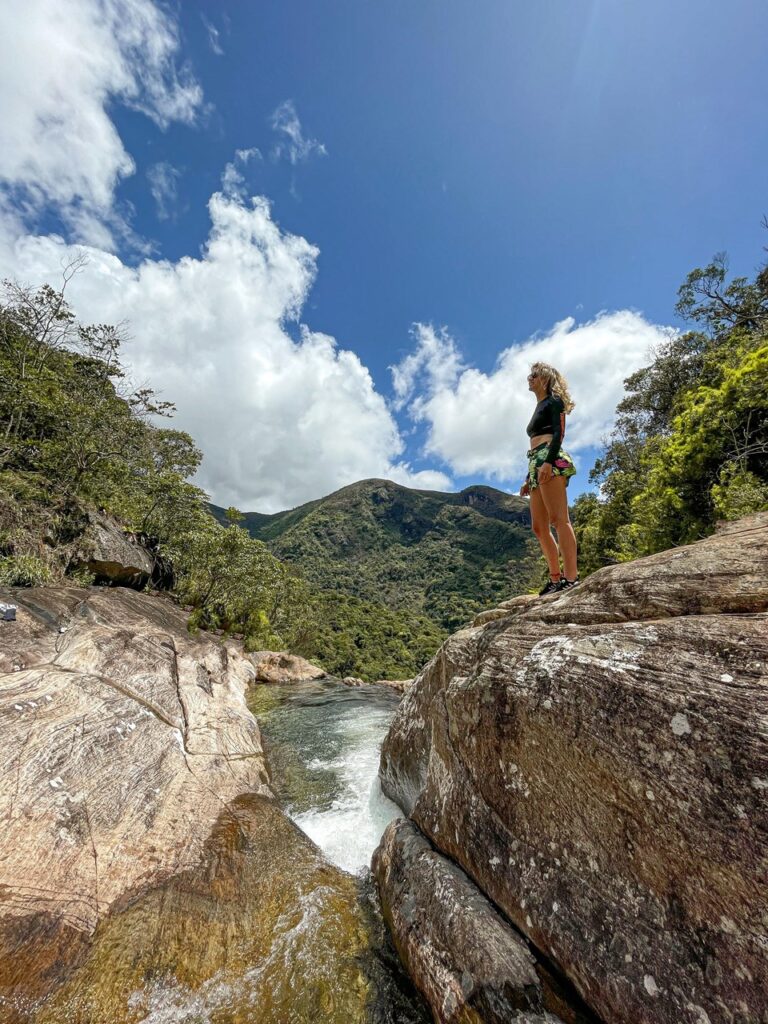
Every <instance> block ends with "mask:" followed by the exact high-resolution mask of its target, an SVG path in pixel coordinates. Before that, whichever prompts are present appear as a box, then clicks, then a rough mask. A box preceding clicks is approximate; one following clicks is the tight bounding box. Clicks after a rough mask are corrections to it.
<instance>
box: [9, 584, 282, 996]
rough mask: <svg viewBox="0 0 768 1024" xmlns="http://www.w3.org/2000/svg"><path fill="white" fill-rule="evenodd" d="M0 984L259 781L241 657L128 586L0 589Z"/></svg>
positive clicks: (43, 979) (23, 979)
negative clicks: (9, 615) (190, 630)
mask: <svg viewBox="0 0 768 1024" xmlns="http://www.w3.org/2000/svg"><path fill="white" fill-rule="evenodd" d="M0 600H4V601H10V602H12V603H14V604H16V605H17V606H18V610H17V617H16V621H15V622H0V735H1V736H2V745H1V746H0V820H2V822H3V826H2V829H1V830H0V893H2V899H1V900H0V951H1V952H0V993H4V994H5V995H7V994H8V992H10V991H15V990H16V989H17V988H19V987H21V988H24V987H25V986H26V987H27V988H30V986H31V991H30V993H29V994H33V995H39V994H41V992H46V991H48V989H49V988H50V986H51V985H53V984H54V982H55V981H56V979H57V978H60V977H63V976H64V975H65V974H66V971H67V968H68V965H69V964H70V963H71V962H72V961H73V960H76V959H77V958H78V957H79V956H80V953H81V950H82V948H83V946H84V945H85V944H87V942H88V941H89V939H90V936H91V935H92V934H93V932H94V930H95V928H96V926H97V925H98V923H99V922H100V921H101V920H102V918H103V917H104V916H105V914H107V913H108V912H109V911H110V909H111V908H113V907H114V906H115V905H116V904H118V903H119V901H121V900H122V899H124V898H125V897H126V896H127V895H128V894H131V893H135V892H137V891H140V890H142V889H145V888H147V887H151V886H153V885H156V884H158V883H160V882H161V881H162V880H164V879H167V878H169V877H171V876H174V875H177V874H179V873H180V872H184V871H186V870H189V869H192V868H193V867H195V866H196V865H198V864H199V862H200V859H201V856H202V851H203V848H204V845H205V843H206V841H207V839H208V836H209V834H210V832H211V829H212V827H213V825H214V823H215V822H216V820H217V818H218V817H219V815H220V814H221V811H222V808H223V807H224V806H226V805H227V804H228V803H229V802H230V801H232V800H233V799H234V798H235V797H237V796H238V795H240V794H241V793H244V792H252V793H256V794H262V795H270V789H269V785H268V776H267V770H266V766H265V763H264V757H263V754H262V747H261V741H260V736H259V729H258V725H257V724H256V721H255V719H254V718H253V717H252V715H251V714H250V713H249V711H248V710H247V708H246V706H245V701H244V693H245V690H246V687H247V685H248V683H249V681H250V680H251V679H252V677H253V668H252V666H251V664H250V662H249V661H248V659H247V658H246V657H244V656H243V655H242V654H241V653H239V652H238V651H237V649H236V648H235V647H234V645H222V644H219V643H215V642H213V641H212V640H211V639H210V638H206V637H204V636H203V637H200V638H198V639H193V638H191V637H189V635H188V634H187V631H186V628H185V618H184V615H183V614H182V613H181V612H179V611H178V610H177V609H176V608H175V607H174V606H173V605H172V604H171V602H170V601H168V600H165V599H161V598H151V597H147V596H143V595H140V594H136V593H134V592H133V591H128V590H105V589H103V588H93V589H90V590H78V589H76V588H64V587H60V588H51V589H31V590H2V591H0Z"/></svg>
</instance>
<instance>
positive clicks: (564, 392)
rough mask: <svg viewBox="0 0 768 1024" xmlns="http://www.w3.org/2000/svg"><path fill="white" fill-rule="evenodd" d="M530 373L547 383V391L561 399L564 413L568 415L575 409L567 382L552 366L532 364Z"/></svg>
mask: <svg viewBox="0 0 768 1024" xmlns="http://www.w3.org/2000/svg"><path fill="white" fill-rule="evenodd" d="M531 373H535V374H537V376H539V377H541V378H542V380H545V381H546V382H547V391H549V392H551V393H552V394H553V395H557V397H558V398H560V399H562V402H563V405H564V407H565V411H566V413H570V412H571V410H572V409H574V408H575V407H576V403H575V402H574V400H573V399H572V398H571V394H570V392H569V390H568V381H567V380H566V379H565V377H564V376H563V375H562V373H558V371H557V370H556V369H555V368H554V366H550V365H549V363H534V364H533V366H531Z"/></svg>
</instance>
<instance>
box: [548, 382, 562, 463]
mask: <svg viewBox="0 0 768 1024" xmlns="http://www.w3.org/2000/svg"><path fill="white" fill-rule="evenodd" d="M549 412H550V416H551V421H550V426H549V431H551V433H552V440H551V441H550V443H549V451H548V452H547V457H546V459H545V460H544V461H545V462H548V463H549V464H550V465H551V466H554V464H555V459H556V458H557V456H558V455H559V454H560V446H561V445H562V443H563V435H564V434H565V406H564V405H563V401H562V399H561V398H558V397H557V396H556V395H553V396H552V398H551V400H550V403H549ZM549 431H548V432H549Z"/></svg>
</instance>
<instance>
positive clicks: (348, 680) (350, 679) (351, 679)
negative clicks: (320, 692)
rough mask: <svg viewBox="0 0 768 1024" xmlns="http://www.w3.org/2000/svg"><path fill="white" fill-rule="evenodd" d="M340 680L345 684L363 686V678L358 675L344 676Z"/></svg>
mask: <svg viewBox="0 0 768 1024" xmlns="http://www.w3.org/2000/svg"><path fill="white" fill-rule="evenodd" d="M341 681H342V683H344V685H345V686H365V680H364V679H360V678H359V677H358V676H344V678H343V679H342V680H341Z"/></svg>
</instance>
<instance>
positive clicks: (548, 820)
mask: <svg viewBox="0 0 768 1024" xmlns="http://www.w3.org/2000/svg"><path fill="white" fill-rule="evenodd" d="M497 612H498V614H497ZM497 612H494V614H493V615H491V616H481V617H479V618H478V620H476V621H477V625H475V626H473V627H471V628H468V629H464V630H462V631H460V632H459V633H457V634H455V635H454V636H452V637H451V638H449V640H447V641H446V643H445V644H444V645H443V646H442V648H441V649H440V651H439V652H438V654H437V655H436V656H435V658H434V659H433V660H432V661H431V662H430V663H429V665H427V667H426V668H425V670H424V671H423V672H422V674H421V675H420V676H419V677H418V678H417V679H416V681H415V683H414V685H413V686H412V687H411V688H410V689H409V690H408V691H407V692H406V694H405V696H404V698H403V700H402V702H401V703H400V705H399V707H398V710H397V712H396V714H395V717H394V719H393V722H392V725H391V728H390V730H389V733H388V735H387V737H386V739H385V741H384V744H383V748H382V756H381V767H380V776H381V781H382V787H383V789H384V792H385V793H386V794H387V795H388V796H390V797H391V798H392V799H393V800H395V801H396V802H397V803H398V804H399V805H400V807H402V808H403V810H404V811H405V813H406V814H407V815H408V816H409V817H410V819H411V821H412V822H413V824H414V825H415V826H416V827H417V828H418V829H419V830H420V831H421V833H422V834H423V835H424V836H425V837H426V838H427V839H428V840H429V841H430V843H431V844H432V846H433V847H434V848H435V850H437V851H439V853H441V854H442V855H443V856H445V857H446V858H448V859H450V860H451V861H452V862H453V863H454V864H456V865H458V866H459V867H460V868H461V869H462V871H464V872H465V874H466V875H467V876H468V877H469V878H470V879H471V880H472V881H473V882H474V883H475V884H476V885H477V886H478V888H479V889H480V890H481V891H482V893H483V894H484V895H485V896H486V897H487V898H488V899H489V900H490V901H491V902H492V903H493V905H494V906H495V907H496V908H497V909H498V911H499V912H500V913H501V914H502V915H503V917H504V918H505V919H506V920H507V921H508V922H509V923H511V924H512V925H513V927H514V928H515V929H516V930H517V931H519V932H520V933H521V934H522V935H524V936H525V938H526V939H527V940H528V942H529V943H530V945H531V948H532V949H534V950H535V951H536V953H537V957H538V956H541V957H542V958H543V959H545V960H546V962H547V963H549V964H552V965H553V966H554V968H555V969H556V970H557V971H559V972H562V974H563V975H565V976H566V977H567V978H568V979H569V980H570V982H571V983H572V984H573V986H574V987H575V989H576V990H577V992H578V993H579V995H580V996H581V997H582V999H583V1000H584V1002H585V1004H586V1005H587V1006H589V1007H590V1008H591V1010H592V1011H594V1012H595V1013H596V1014H597V1015H598V1016H599V1018H600V1019H601V1020H603V1021H605V1022H610V1024H768V941H767V940H766V935H767V934H768V800H767V798H768V513H760V514H758V515H754V516H750V517H747V518H745V519H743V520H741V521H739V522H736V523H731V524H728V525H727V527H726V528H724V529H723V530H721V531H720V532H718V533H717V534H715V535H714V536H712V537H710V538H708V539H706V540H703V541H701V542H699V543H697V544H694V545H690V546H689V547H684V548H676V549H673V550H671V551H667V552H663V553H661V554H658V555H654V556H652V557H651V558H645V559H640V560H638V561H635V562H630V563H626V564H623V565H616V566H612V567H610V568H607V569H603V570H601V571H600V572H597V573H595V574H594V575H593V576H591V577H590V578H589V579H588V580H587V581H585V582H584V583H583V584H582V585H581V586H580V587H578V588H576V589H575V590H572V591H570V592H567V593H564V594H562V595H557V596H555V597H552V598H544V599H538V598H521V599H515V600H514V601H511V602H507V603H506V605H505V606H503V607H502V608H501V609H500V610H497ZM386 893H387V890H386V887H384V890H383V898H384V900H385V904H386V901H387V899H388V897H387V895H386ZM396 911H397V907H396V906H395V905H394V904H393V905H391V906H390V907H389V908H388V909H387V913H388V914H389V916H390V918H391V919H392V920H396ZM397 912H399V913H400V914H402V909H401V910H400V911H397ZM430 912H431V911H430ZM395 934H397V931H396V929H395ZM401 941H402V939H401ZM466 955H468V953H467V952H466V951H465V949H464V946H462V945H461V944H459V946H458V948H457V949H455V950H453V951H452V953H451V957H452V960H451V962H452V963H454V964H455V965H457V967H456V970H458V965H461V964H462V962H463V959H464V957H465V956H466ZM414 962H415V961H414ZM417 969H418V968H417ZM415 980H416V981H417V983H419V984H420V982H419V978H418V977H415ZM467 1019H470V1018H467ZM472 1019H474V1018H472ZM481 1019H482V1018H481Z"/></svg>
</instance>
